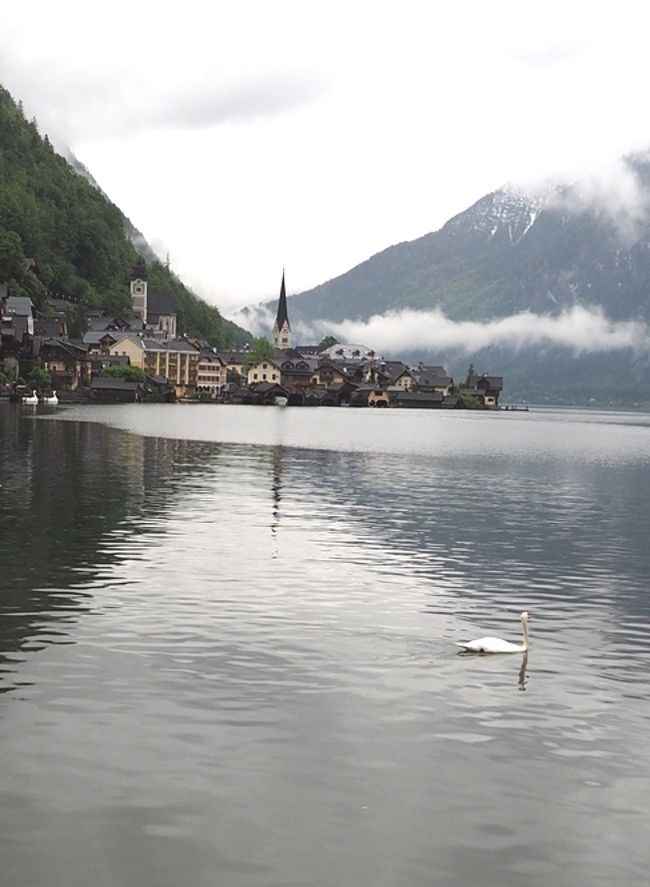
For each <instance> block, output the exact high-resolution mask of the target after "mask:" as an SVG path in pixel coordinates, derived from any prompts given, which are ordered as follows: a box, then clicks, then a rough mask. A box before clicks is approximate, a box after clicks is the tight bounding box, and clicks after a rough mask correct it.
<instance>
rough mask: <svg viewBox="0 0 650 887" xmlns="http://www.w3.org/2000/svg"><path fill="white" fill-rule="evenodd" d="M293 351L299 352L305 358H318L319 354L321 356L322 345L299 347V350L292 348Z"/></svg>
mask: <svg viewBox="0 0 650 887" xmlns="http://www.w3.org/2000/svg"><path fill="white" fill-rule="evenodd" d="M291 350H292V351H299V352H300V354H302V355H303V357H316V355H317V354H320V352H321V350H322V349H321V347H320V345H298V347H297V348H292V349H291Z"/></svg>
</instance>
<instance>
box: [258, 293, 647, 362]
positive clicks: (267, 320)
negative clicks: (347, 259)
mask: <svg viewBox="0 0 650 887" xmlns="http://www.w3.org/2000/svg"><path fill="white" fill-rule="evenodd" d="M259 308H260V310H259V311H257V312H254V311H249V312H248V313H247V315H246V317H245V319H244V318H240V322H242V323H245V325H246V326H247V327H248V328H249V329H251V331H252V332H253V333H254V334H255V335H264V334H266V333H268V330H269V328H270V326H271V324H272V323H273V313H272V312H271V311H269V310H268V309H267V308H264V307H263V306H259ZM289 310H290V311H291V305H289ZM292 331H293V337H294V341H295V342H296V343H300V342H302V343H306V342H310V343H311V342H319V341H320V340H321V339H322V337H323V336H325V335H333V336H335V337H336V338H337V339H338V340H339V341H341V342H346V343H359V344H364V345H367V346H368V347H371V348H373V349H375V350H376V351H378V352H380V353H382V354H383V355H386V356H390V355H394V356H399V355H400V354H405V353H409V352H412V351H431V352H432V351H445V352H448V351H456V352H457V353H458V354H459V355H463V354H465V355H471V354H474V353H475V352H477V351H480V350H481V349H483V348H488V347H490V346H498V347H500V348H506V349H511V350H512V351H521V350H523V349H525V348H544V347H551V346H559V347H562V348H565V349H566V350H567V351H568V352H570V353H572V354H573V355H574V356H580V355H584V354H596V353H604V352H612V351H625V350H629V351H631V352H632V353H633V354H635V355H641V354H647V353H648V352H650V329H649V328H648V325H647V324H645V323H643V322H641V321H636V320H627V321H613V320H611V319H610V318H608V317H607V315H606V314H605V312H604V311H603V310H602V309H601V308H585V307H582V306H578V305H575V306H573V307H572V308H568V309H565V310H564V311H562V312H560V313H559V314H556V315H546V314H535V313H534V312H532V311H523V312H521V313H518V314H513V315H511V316H510V317H502V318H499V319H497V320H491V321H454V320H450V318H448V317H447V316H446V315H445V314H444V313H443V312H442V311H438V310H434V311H415V310H411V309H406V310H403V311H389V312H387V313H386V314H376V315H374V316H372V317H371V318H370V319H369V320H368V321H360V320H344V321H342V322H341V323H334V322H332V321H325V320H323V321H315V322H314V323H313V324H303V323H300V322H297V323H294V324H292Z"/></svg>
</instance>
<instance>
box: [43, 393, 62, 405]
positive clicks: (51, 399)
mask: <svg viewBox="0 0 650 887" xmlns="http://www.w3.org/2000/svg"><path fill="white" fill-rule="evenodd" d="M58 402H59V398H58V397H57V396H56V391H53V392H52V397H44V398H43V403H49V404H52V405H53V406H56V405H57V403H58Z"/></svg>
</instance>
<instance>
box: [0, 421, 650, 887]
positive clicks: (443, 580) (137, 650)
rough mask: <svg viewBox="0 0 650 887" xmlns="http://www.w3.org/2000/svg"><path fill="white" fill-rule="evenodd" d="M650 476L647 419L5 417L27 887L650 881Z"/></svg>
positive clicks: (9, 637)
mask: <svg viewBox="0 0 650 887" xmlns="http://www.w3.org/2000/svg"><path fill="white" fill-rule="evenodd" d="M649 477H650V416H648V415H640V414H634V415H631V414H612V413H592V412H589V413H587V412H584V413H580V412H575V413H572V412H569V411H557V412H553V411H543V412H541V411H540V412H530V413H520V414H506V413H501V414H490V415H485V414H472V413H460V414H456V413H441V412H436V413H427V412H414V413H410V412H399V411H372V410H344V409H338V410H335V409H326V408H321V409H316V410H309V409H291V408H288V409H279V408H267V409H264V408H254V407H217V406H186V405H178V406H171V405H170V406H167V405H161V406H154V405H152V406H123V407H122V406H116V407H107V408H102V407H78V408H67V409H66V408H42V407H38V408H28V407H23V406H18V407H16V406H12V405H8V404H0V484H1V485H2V486H1V487H0V531H1V536H0V539H1V543H0V544H1V554H0V571H1V572H0V583H1V596H0V690H1V691H3V692H2V694H1V695H0V709H1V710H0V761H1V764H2V783H1V786H2V788H1V791H2V804H1V805H0V845H1V858H0V873H1V874H0V882H1V883H2V885H3V887H4V885H7V887H37V885H38V887H40V885H44V887H122V885H125V887H126V885H128V887H213V885H227V887H231V885H233V887H341V885H346V887H348V885H350V887H384V885H385V887H430V885H444V887H467V885H470V884H479V885H482V887H493V885H494V887H496V885H499V887H503V885H512V887H522V885H523V887H594V885H603V887H612V885H615V884H616V885H619V884H620V885H626V887H636V885H644V887H645V885H647V883H648V869H649V867H650V844H649V842H648V823H649V822H650V754H649V752H648V748H649V735H650V631H649V626H650V600H649V596H648V577H649V575H650V542H649V530H650V500H649V497H648V490H649V489H650V484H649V482H648V481H649ZM523 609H528V610H529V611H530V613H531V623H530V627H531V650H530V653H529V655H528V657H527V659H524V658H523V656H522V655H521V654H516V655H514V656H501V657H472V656H463V655H457V653H456V648H455V647H454V641H458V640H464V639H468V638H471V637H476V636H479V635H481V634H486V633H487V634H497V635H501V636H503V637H506V638H512V639H513V640H517V639H518V636H519V634H520V627H519V623H518V621H517V617H518V614H519V612H520V611H521V610H523Z"/></svg>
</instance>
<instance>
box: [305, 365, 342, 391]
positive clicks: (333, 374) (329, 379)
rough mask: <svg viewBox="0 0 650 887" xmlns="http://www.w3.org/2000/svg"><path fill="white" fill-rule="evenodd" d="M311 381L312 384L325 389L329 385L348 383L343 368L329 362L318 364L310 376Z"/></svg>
mask: <svg viewBox="0 0 650 887" xmlns="http://www.w3.org/2000/svg"><path fill="white" fill-rule="evenodd" d="M312 379H313V381H314V384H316V385H323V386H324V387H325V388H327V387H328V386H329V385H340V384H341V383H342V382H347V381H349V380H348V376H347V373H346V372H345V369H344V367H343V366H341V364H337V363H334V362H333V361H331V360H325V361H322V362H320V363H319V364H318V368H317V370H315V372H314V373H313V374H312Z"/></svg>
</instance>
